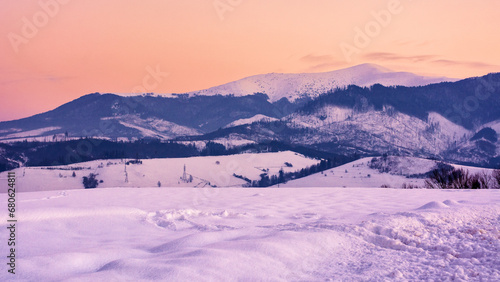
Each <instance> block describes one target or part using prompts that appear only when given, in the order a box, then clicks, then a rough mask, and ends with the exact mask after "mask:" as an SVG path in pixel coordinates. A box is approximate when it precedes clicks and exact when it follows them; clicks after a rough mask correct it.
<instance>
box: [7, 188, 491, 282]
mask: <svg viewBox="0 0 500 282" xmlns="http://www.w3.org/2000/svg"><path fill="white" fill-rule="evenodd" d="M0 201H2V202H6V201H7V195H6V194H0ZM17 202H18V220H19V221H18V230H17V234H18V235H17V236H18V238H17V247H18V249H17V269H16V271H17V274H16V279H19V280H28V281H30V280H66V281H123V280H126V281H145V280H166V281H228V280H232V281H234V280H242V281H262V280H264V281H340V280H347V281H349V280H375V281H383V280H401V281H404V280H483V281H495V280H499V279H500V255H499V253H500V190H479V191H471V190H467V191H464V190H462V191H457V190H427V189H415V190H403V189H381V188H279V189H278V188H267V189H259V188H218V189H214V188H108V189H92V190H83V189H80V190H63V191H38V192H22V193H18V194H17ZM6 220H7V218H6V216H5V215H4V214H2V218H1V222H2V224H3V226H2V229H5V223H4V222H6ZM6 234H7V233H6V232H2V233H1V236H2V237H3V238H2V241H4V242H5V240H7V238H6V236H7V235H6ZM1 251H2V254H4V253H6V252H7V246H6V244H2V248H1ZM4 260H5V259H4ZM9 279H11V274H9V273H7V271H3V272H2V273H1V274H0V280H2V281H8V280H9Z"/></svg>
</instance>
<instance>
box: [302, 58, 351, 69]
mask: <svg viewBox="0 0 500 282" xmlns="http://www.w3.org/2000/svg"><path fill="white" fill-rule="evenodd" d="M299 60H300V61H301V62H303V63H305V64H307V65H309V66H308V67H307V68H306V69H305V72H317V71H327V70H332V69H333V68H338V67H340V66H344V65H345V62H343V61H339V60H336V59H335V57H333V56H331V55H316V54H308V55H306V56H304V57H301V58H300V59H299Z"/></svg>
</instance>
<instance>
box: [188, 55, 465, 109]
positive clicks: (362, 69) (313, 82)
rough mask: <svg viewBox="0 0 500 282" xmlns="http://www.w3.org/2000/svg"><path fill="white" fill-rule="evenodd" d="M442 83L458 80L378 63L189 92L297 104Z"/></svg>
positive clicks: (258, 78) (264, 77) (267, 77)
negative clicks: (355, 91) (340, 91)
mask: <svg viewBox="0 0 500 282" xmlns="http://www.w3.org/2000/svg"><path fill="white" fill-rule="evenodd" d="M443 81H456V79H451V78H446V77H426V76H419V75H415V74H412V73H408V72H395V71H392V70H389V69H387V68H384V67H381V66H379V65H375V64H362V65H357V66H354V67H350V68H346V69H341V70H336V71H331V72H323V73H298V74H291V73H288V74H285V73H270V74H261V75H255V76H250V77H247V78H243V79H240V80H237V81H233V82H229V83H227V84H223V85H220V86H215V87H212V88H209V89H205V90H200V91H193V92H189V93H188V94H190V95H216V94H221V95H230V94H233V95H235V96H244V95H249V94H253V93H265V94H267V95H268V96H269V98H270V100H271V101H272V102H275V101H278V100H280V99H281V98H287V99H288V100H290V101H295V100H296V99H299V98H301V97H303V96H310V97H316V96H318V95H320V94H322V93H325V92H327V91H329V90H332V89H335V88H337V87H344V86H347V85H357V86H361V87H364V86H371V85H373V84H376V83H379V84H382V85H385V86H393V85H403V86H420V85H428V84H432V83H439V82H443Z"/></svg>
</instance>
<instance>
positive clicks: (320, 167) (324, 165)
mask: <svg viewBox="0 0 500 282" xmlns="http://www.w3.org/2000/svg"><path fill="white" fill-rule="evenodd" d="M337 165H338V163H337V160H335V159H326V160H321V161H320V162H319V163H318V164H315V165H312V166H309V167H306V168H302V169H300V170H297V171H294V172H284V171H283V169H281V170H280V171H279V174H278V175H271V176H269V175H268V174H267V173H262V174H261V175H260V177H261V179H260V180H254V181H252V182H251V187H269V186H273V185H276V184H279V183H286V182H287V181H289V180H293V179H297V178H302V177H306V176H308V175H311V174H314V173H317V172H321V171H325V170H327V169H330V168H333V167H335V166H337Z"/></svg>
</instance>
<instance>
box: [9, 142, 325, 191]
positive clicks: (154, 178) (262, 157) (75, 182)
mask: <svg viewBox="0 0 500 282" xmlns="http://www.w3.org/2000/svg"><path fill="white" fill-rule="evenodd" d="M141 161H142V164H133V163H129V164H128V165H126V162H128V161H127V160H117V159H114V160H97V161H90V162H84V163H76V164H72V165H68V166H53V167H50V166H49V167H22V168H18V169H15V170H14V171H15V172H16V174H17V176H18V190H19V191H23V192H28V191H42V190H45V191H46V190H66V189H83V184H82V177H83V176H88V175H89V174H90V173H94V174H97V177H96V178H97V179H98V180H102V181H103V182H102V183H99V186H98V187H100V188H108V187H156V186H158V182H160V184H161V186H162V187H210V186H217V187H231V186H236V187H241V186H243V185H245V184H247V181H245V180H244V179H242V178H247V179H250V180H260V175H261V174H262V173H268V174H269V175H270V176H271V175H278V173H279V170H280V169H283V171H284V172H294V171H296V170H300V169H301V168H305V167H308V166H311V165H314V164H317V163H318V162H319V161H318V160H316V159H311V158H307V157H304V156H303V155H300V154H298V153H295V152H291V151H285V152H278V153H261V154H238V155H230V156H213V157H212V156H211V157H193V158H172V159H147V160H141ZM285 162H288V163H290V164H291V165H293V167H288V166H286V165H285ZM184 166H185V167H186V179H181V178H182V177H183V174H184ZM73 173H75V176H74V177H73ZM234 174H236V175H238V176H241V177H240V178H238V177H235V175H234ZM6 178H7V172H2V173H0V179H6Z"/></svg>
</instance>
